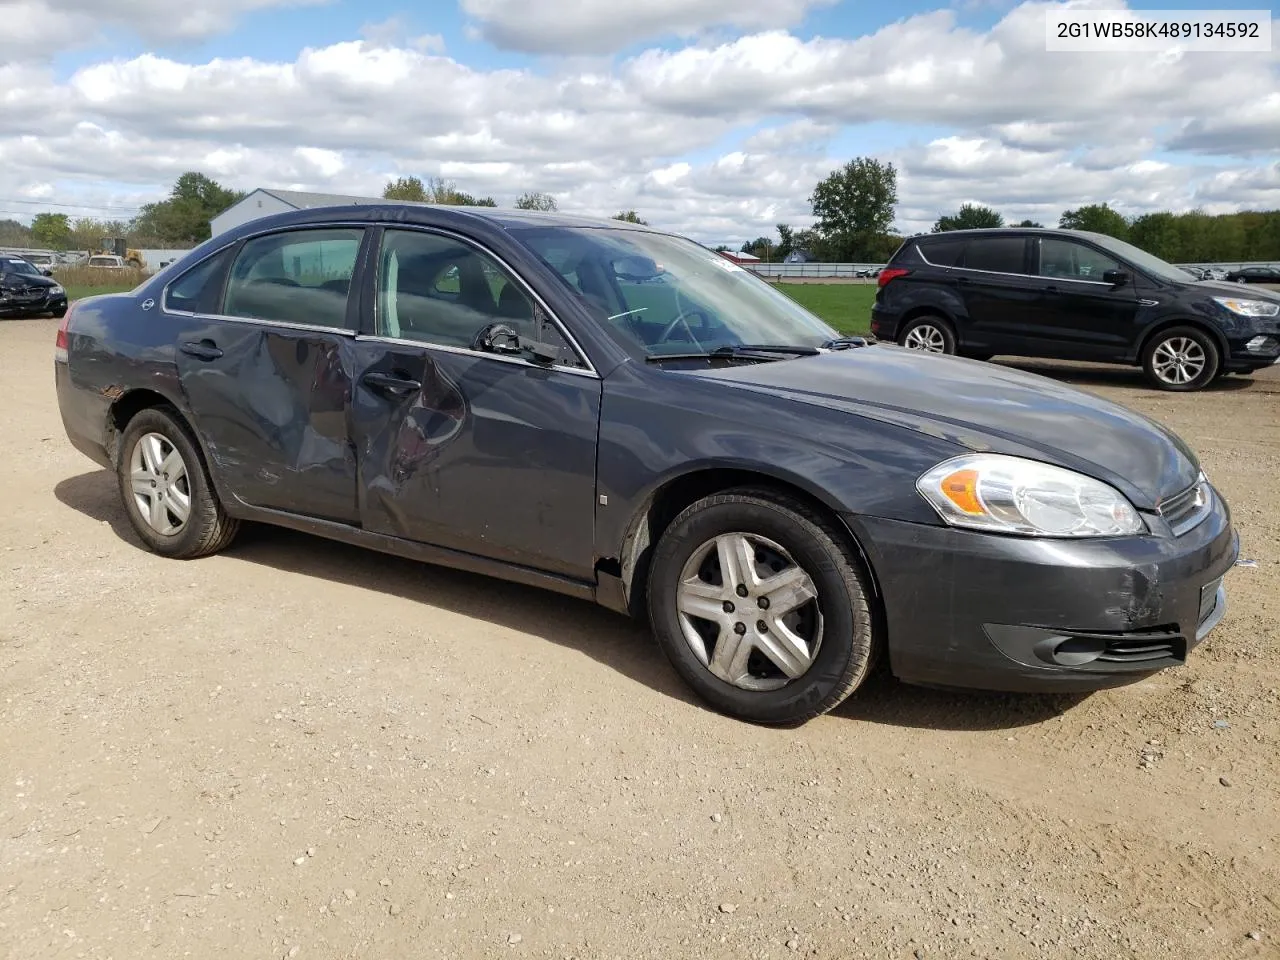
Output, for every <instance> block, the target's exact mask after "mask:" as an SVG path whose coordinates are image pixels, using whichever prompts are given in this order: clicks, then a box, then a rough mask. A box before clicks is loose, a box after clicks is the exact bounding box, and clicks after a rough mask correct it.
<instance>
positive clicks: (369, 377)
mask: <svg viewBox="0 0 1280 960" xmlns="http://www.w3.org/2000/svg"><path fill="white" fill-rule="evenodd" d="M361 382H363V383H364V385H365V386H366V387H372V388H373V389H374V390H383V391H385V392H387V393H396V394H402V393H416V392H417V391H419V390H421V389H422V384H421V383H420V382H419V381H417V380H411V379H409V378H408V377H397V376H395V375H394V374H390V373H366V374H365V375H364V376H363V377H362V378H361Z"/></svg>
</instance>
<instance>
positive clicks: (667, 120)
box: [0, 0, 1280, 246]
mask: <svg viewBox="0 0 1280 960" xmlns="http://www.w3.org/2000/svg"><path fill="white" fill-rule="evenodd" d="M1065 5H1067V4H1049V3H1037V2H1028V3H1015V2H1010V0H951V2H949V3H943V4H941V5H940V4H938V3H937V2H924V0H898V2H896V3H893V4H871V3H867V2H864V0H637V2H627V0H416V2H410V0H359V2H353V0H179V2H174V0H111V2H109V3H101V2H100V0H0V218H8V217H13V218H15V219H19V220H23V221H28V220H29V219H30V217H31V215H32V214H33V213H36V212H40V211H42V210H52V211H56V212H65V213H68V214H70V215H71V216H72V217H73V219H74V218H75V217H78V216H91V217H96V218H104V219H106V218H119V219H127V218H128V217H130V216H131V215H133V214H134V213H136V211H137V209H138V207H139V206H140V205H141V204H143V203H146V202H148V201H151V200H156V199H161V198H163V197H164V196H165V195H166V193H167V192H168V190H169V188H170V186H171V185H172V183H173V181H174V179H176V177H177V176H178V175H179V174H181V173H182V172H184V171H187V170H200V171H202V172H204V173H206V174H208V175H209V176H211V177H213V178H214V179H216V180H218V181H219V182H220V183H222V184H224V185H225V186H229V187H234V188H237V189H242V190H252V189H253V188H255V187H276V188H284V189H307V190H320V191H332V192H335V193H344V194H357V195H372V196H376V195H378V194H379V193H380V192H381V190H382V187H383V186H384V185H385V184H386V182H387V180H388V179H390V178H394V177H398V176H403V175H417V176H421V177H424V178H425V177H428V176H441V177H444V178H445V179H448V180H453V181H455V182H456V184H457V185H458V187H459V188H460V189H463V190H465V191H467V192H469V193H472V194H476V195H480V196H484V195H492V196H493V197H494V198H495V199H496V200H497V202H498V203H499V205H504V206H505V205H509V204H511V203H513V202H514V200H515V199H516V197H518V196H519V195H520V194H521V193H523V192H525V191H529V190H537V191H542V192H546V193H550V194H551V195H552V196H554V197H555V198H556V200H557V202H558V204H559V206H560V208H561V209H562V210H569V211H573V212H578V213H585V214H590V215H601V216H608V215H611V214H613V213H616V212H618V211H620V210H627V209H635V210H637V211H638V212H639V213H640V215H641V216H642V217H643V218H645V219H646V220H648V221H649V222H650V223H652V224H653V225H655V226H660V227H663V228H665V229H670V230H673V231H676V232H680V233H684V234H687V235H690V236H693V237H695V238H696V239H698V240H701V241H703V242H705V243H709V244H718V243H728V244H731V245H734V246H737V245H739V244H741V243H742V242H743V241H744V240H750V239H753V238H755V237H757V236H761V235H771V234H773V233H774V229H775V225H776V224H778V223H788V224H791V225H793V226H794V227H797V228H803V227H806V226H809V225H811V224H812V222H813V218H812V216H811V208H810V204H809V200H808V198H809V196H810V195H811V193H812V190H813V187H814V185H815V184H816V183H817V182H818V181H819V180H820V179H821V178H822V177H824V176H826V175H827V174H828V173H830V172H831V171H832V170H834V169H836V168H837V167H839V166H841V165H842V164H843V163H845V162H846V161H848V160H850V159H852V158H854V157H858V156H872V157H876V158H877V159H879V160H881V161H885V162H890V163H892V164H893V165H894V166H895V168H896V169H897V172H898V205H897V208H896V221H895V226H896V227H897V229H899V230H901V231H903V232H908V233H909V232H915V231H920V230H927V229H929V227H930V226H931V225H932V224H933V222H934V220H935V219H936V218H937V217H938V216H939V215H941V214H943V213H949V212H954V211H955V210H956V209H957V208H958V207H959V206H960V205H961V204H963V203H981V204H986V205H988V206H992V207H995V208H996V209H997V210H999V211H1000V212H1001V213H1002V214H1003V215H1004V216H1005V218H1006V219H1007V220H1009V221H1011V222H1013V221H1017V220H1022V219H1024V218H1029V219H1033V220H1036V221H1039V222H1042V223H1046V224H1056V223H1057V219H1058V217H1059V215H1060V214H1061V212H1062V211H1063V210H1064V209H1068V208H1073V207H1076V206H1079V205H1081V204H1086V203H1101V202H1107V203H1110V204H1111V205H1112V206H1114V207H1116V208H1118V209H1119V210H1121V212H1123V213H1125V214H1127V215H1134V214H1140V213H1143V212H1146V211H1150V210H1188V209H1193V208H1200V209H1203V210H1206V211H1208V212H1229V211H1234V210H1240V209H1276V208H1280V46H1276V47H1274V48H1273V50H1272V52H1270V53H1244V54H1242V53H1202V52H1178V51H1173V52H1169V53H1118V52H1105V53H1059V52H1053V53H1050V52H1047V51H1046V49H1045V14H1046V11H1047V10H1049V9H1050V8H1052V7H1059V6H1065ZM1070 5H1071V6H1079V7H1082V8H1086V9H1087V8H1098V9H1114V8H1117V7H1120V6H1123V4H1122V3H1121V2H1120V0H1079V2H1073V3H1071V4H1070ZM1131 6H1135V5H1131ZM1136 6H1143V5H1136ZM1145 6H1148V7H1152V8H1156V9H1173V8H1182V7H1197V6H1198V7H1201V8H1203V7H1206V6H1212V4H1210V3H1209V2H1208V0H1199V3H1183V2H1180V0H1159V2H1157V3H1154V4H1148V5H1145ZM1242 6H1249V5H1248V4H1245V5H1242ZM1253 6H1259V5H1257V4H1255V5H1253ZM1232 8H1233V9H1234V8H1235V7H1232ZM1273 35H1274V36H1275V37H1276V42H1277V43H1280V23H1277V22H1273Z"/></svg>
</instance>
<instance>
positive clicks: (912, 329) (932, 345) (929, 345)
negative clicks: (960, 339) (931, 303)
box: [898, 314, 956, 353]
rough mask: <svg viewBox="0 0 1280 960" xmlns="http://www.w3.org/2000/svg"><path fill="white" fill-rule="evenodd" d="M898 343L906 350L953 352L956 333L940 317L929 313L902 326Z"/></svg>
mask: <svg viewBox="0 0 1280 960" xmlns="http://www.w3.org/2000/svg"><path fill="white" fill-rule="evenodd" d="M898 343H899V344H901V345H902V346H904V347H906V348H907V349H908V350H920V351H922V352H924V353H955V352H956V333H955V331H954V330H953V329H952V328H951V324H950V323H948V322H947V321H946V320H944V319H943V318H942V317H936V316H933V315H932V314H929V315H926V316H923V317H916V319H914V320H912V321H911V322H910V323H908V324H907V325H906V326H905V327H903V328H902V332H901V333H900V334H899V335H898Z"/></svg>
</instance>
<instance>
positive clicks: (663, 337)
mask: <svg viewBox="0 0 1280 960" xmlns="http://www.w3.org/2000/svg"><path fill="white" fill-rule="evenodd" d="M691 316H696V317H701V318H702V320H703V322H704V323H705V322H707V315H706V314H705V313H703V312H702V311H701V310H681V311H680V314H679V316H677V317H676V318H675V319H674V320H672V321H671V322H670V323H668V324H667V325H666V326H665V327H663V329H662V333H660V334H658V339H657V340H655V341H654V343H666V342H667V339H668V338H669V337H670V336H671V334H673V333H675V332H676V327H678V326H680V324H682V323H683V324H684V328H685V330H686V331H687V332H688V334H689V339H690V340H691V341H692V342H693V343H697V342H698V338H697V336H696V335H695V334H694V332H693V328H692V327H690V326H689V321H688V319H687V318H688V317H691Z"/></svg>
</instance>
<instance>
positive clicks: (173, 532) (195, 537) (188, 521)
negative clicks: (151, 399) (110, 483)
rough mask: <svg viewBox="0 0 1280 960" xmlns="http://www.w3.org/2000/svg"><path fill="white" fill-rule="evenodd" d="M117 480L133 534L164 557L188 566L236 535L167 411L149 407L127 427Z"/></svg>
mask: <svg viewBox="0 0 1280 960" xmlns="http://www.w3.org/2000/svg"><path fill="white" fill-rule="evenodd" d="M116 477H117V480H118V481H119V486H120V496H121V499H122V500H123V501H124V507H125V512H126V513H128V515H129V521H130V522H131V523H132V524H133V529H134V530H136V531H137V533H138V536H139V537H141V538H142V541H143V543H145V544H146V545H147V547H148V548H150V549H151V550H153V551H154V552H156V553H159V554H161V555H163V556H166V557H174V558H177V559H180V560H190V559H194V558H195V557H202V556H205V555H207V554H210V553H216V552H217V551H219V550H221V549H223V548H224V547H226V546H227V545H228V544H229V543H230V542H231V540H232V538H234V537H235V535H236V531H237V530H238V529H239V521H237V520H236V519H234V518H233V517H229V516H227V513H226V511H225V510H223V509H222V504H221V503H219V502H218V498H217V495H216V494H215V493H214V490H213V484H212V483H211V482H210V480H209V473H208V470H207V469H206V468H205V465H204V460H203V458H202V457H201V456H200V452H199V450H198V449H197V448H196V445H195V441H194V440H193V439H192V437H191V435H190V433H189V432H188V431H187V429H186V427H185V426H184V425H183V424H182V423H181V422H180V421H179V420H178V418H177V417H176V416H175V415H174V414H172V413H170V412H169V411H168V410H164V409H161V408H157V407H151V408H148V409H146V410H143V411H141V412H140V413H138V414H137V415H136V416H135V417H134V418H133V419H132V420H130V421H129V424H128V426H126V427H125V429H124V432H123V434H122V436H121V437H120V444H119V447H118V452H117V454H116Z"/></svg>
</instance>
